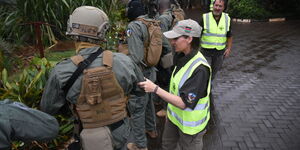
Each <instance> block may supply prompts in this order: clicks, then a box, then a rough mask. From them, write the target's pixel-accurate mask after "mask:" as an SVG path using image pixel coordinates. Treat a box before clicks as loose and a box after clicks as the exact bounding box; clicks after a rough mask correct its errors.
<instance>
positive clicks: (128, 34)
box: [126, 29, 132, 37]
mask: <svg viewBox="0 0 300 150" xmlns="http://www.w3.org/2000/svg"><path fill="white" fill-rule="evenodd" d="M131 34H132V30H131V29H127V31H126V35H127V37H130V36H131Z"/></svg>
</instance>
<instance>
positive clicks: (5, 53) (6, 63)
mask: <svg viewBox="0 0 300 150" xmlns="http://www.w3.org/2000/svg"><path fill="white" fill-rule="evenodd" d="M15 50H16V48H15V47H14V46H13V45H12V44H10V43H8V42H7V41H5V40H3V39H2V38H0V70H3V69H4V68H5V69H6V70H8V72H10V71H11V70H12V68H13V64H18V63H19V61H18V59H17V58H16V56H15V55H14V54H13V53H14V52H15Z"/></svg>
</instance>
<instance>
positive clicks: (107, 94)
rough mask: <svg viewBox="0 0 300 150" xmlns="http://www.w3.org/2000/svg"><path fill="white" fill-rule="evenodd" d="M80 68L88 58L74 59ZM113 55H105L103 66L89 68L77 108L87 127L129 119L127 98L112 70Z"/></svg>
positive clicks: (84, 76)
mask: <svg viewBox="0 0 300 150" xmlns="http://www.w3.org/2000/svg"><path fill="white" fill-rule="evenodd" d="M71 60H72V61H73V63H74V64H76V65H78V64H79V63H80V62H81V61H83V60H84V58H83V57H82V56H81V55H76V56H73V57H71ZM112 64H113V53H112V52H111V51H108V50H106V51H104V52H103V66H100V67H95V68H89V69H85V70H84V72H83V80H82V86H81V91H80V95H79V97H78V99H77V104H76V105H75V108H76V111H77V114H78V116H79V118H80V120H81V123H82V126H83V128H97V127H102V126H107V125H110V124H113V123H115V122H118V121H120V120H122V119H124V118H125V117H126V116H127V111H126V103H127V97H126V96H125V95H124V91H123V89H122V88H121V86H120V85H119V83H118V81H117V79H116V77H115V74H114V72H113V71H112Z"/></svg>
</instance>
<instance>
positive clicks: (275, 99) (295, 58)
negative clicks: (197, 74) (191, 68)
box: [150, 21, 300, 150]
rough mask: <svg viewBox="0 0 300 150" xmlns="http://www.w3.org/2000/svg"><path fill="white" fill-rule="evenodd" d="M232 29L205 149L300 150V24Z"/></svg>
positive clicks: (217, 81)
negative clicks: (229, 53)
mask: <svg viewBox="0 0 300 150" xmlns="http://www.w3.org/2000/svg"><path fill="white" fill-rule="evenodd" d="M233 29H234V42H233V48H232V53H231V55H230V57H229V58H227V59H225V62H224V64H223V69H222V70H221V71H220V72H219V73H218V75H217V77H216V79H215V81H214V82H213V90H212V91H213V94H214V99H215V113H214V114H213V116H214V117H213V126H211V127H210V128H209V130H208V133H207V135H206V136H205V137H204V145H205V146H204V150H299V149H300V21H286V22H276V23H268V22H257V23H250V24H239V23H234V24H233ZM158 123H161V120H160V122H158ZM158 126H161V124H158ZM150 142H153V141H150ZM157 142H158V139H157V140H156V143H157ZM150 144H151V143H150ZM151 145H152V147H153V148H152V149H160V148H159V145H156V146H154V145H153V143H152V144H151ZM155 147H156V148H155ZM150 150H151V148H150Z"/></svg>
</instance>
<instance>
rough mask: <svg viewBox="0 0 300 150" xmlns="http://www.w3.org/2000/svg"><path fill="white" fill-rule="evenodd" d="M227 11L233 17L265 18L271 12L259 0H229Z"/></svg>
mask: <svg viewBox="0 0 300 150" xmlns="http://www.w3.org/2000/svg"><path fill="white" fill-rule="evenodd" d="M228 5H229V7H228V12H229V14H230V16H231V17H234V18H252V19H265V18H268V17H269V16H270V15H271V14H270V12H269V11H267V10H266V9H265V8H264V5H263V4H262V3H261V2H260V1H259V0H230V1H229V4H228Z"/></svg>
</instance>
